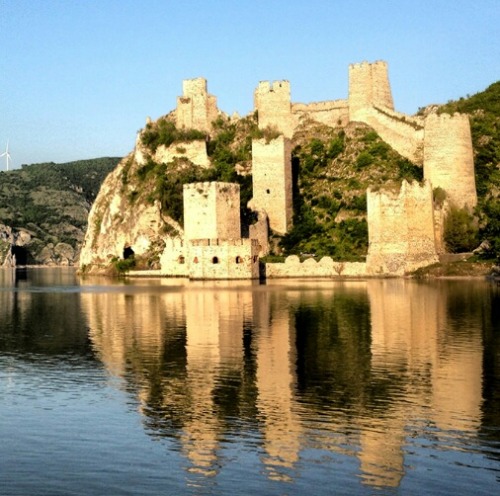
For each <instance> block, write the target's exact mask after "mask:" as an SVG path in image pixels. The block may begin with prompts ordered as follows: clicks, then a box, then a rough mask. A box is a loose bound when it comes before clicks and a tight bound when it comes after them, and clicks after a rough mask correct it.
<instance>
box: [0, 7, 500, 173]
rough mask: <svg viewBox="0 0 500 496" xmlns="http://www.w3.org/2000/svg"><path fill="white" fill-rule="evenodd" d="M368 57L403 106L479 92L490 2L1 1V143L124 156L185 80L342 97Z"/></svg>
mask: <svg viewBox="0 0 500 496" xmlns="http://www.w3.org/2000/svg"><path fill="white" fill-rule="evenodd" d="M364 60H366V61H370V62H373V61H375V60H385V61H387V62H388V64H389V77H390V81H391V86H392V90H393V96H394V103H395V107H396V110H398V111H401V112H405V113H410V114H413V113H414V112H416V111H417V109H418V107H422V106H425V105H428V104H430V103H443V102H446V101H448V100H451V99H456V98H459V97H461V96H466V95H467V94H474V93H476V92H478V91H482V90H484V89H485V88H486V87H487V86H489V85H490V84H491V83H493V82H495V81H498V80H499V79H500V0H474V1H472V0H233V1H230V0H175V1H172V0H0V74H1V76H0V153H1V152H3V151H4V150H5V146H6V143H7V140H8V139H10V144H9V149H10V153H11V156H12V165H13V166H14V168H18V167H20V166H21V164H31V163H38V162H50V161H52V162H68V161H72V160H78V159H85V158H95V157H102V156H124V155H126V154H127V153H128V152H130V151H131V150H132V149H133V146H134V141H135V136H136V133H137V131H138V130H139V129H140V128H142V127H143V126H144V123H145V119H146V117H147V116H150V117H152V118H153V119H155V118H157V117H159V116H161V115H164V114H166V113H168V112H169V111H170V110H172V109H174V108H175V105H176V97H177V96H179V95H181V93H182V80H183V79H189V78H194V77H200V76H202V77H205V78H207V79H208V89H209V92H210V93H212V94H214V95H215V96H217V99H218V106H219V108H220V109H221V110H223V111H225V112H227V113H229V114H231V113H233V112H234V111H238V112H239V113H240V114H241V115H246V114H247V113H248V112H250V111H251V110H252V106H253V91H254V89H255V87H256V86H257V83H258V82H259V81H261V80H279V79H287V80H289V81H290V83H291V88H292V101H293V102H304V103H307V102H312V101H322V100H333V99H338V98H347V90H348V66H349V64H350V63H354V62H362V61H364ZM0 160H2V161H0V170H4V169H5V162H4V161H3V159H0Z"/></svg>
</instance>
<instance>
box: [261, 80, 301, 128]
mask: <svg viewBox="0 0 500 496" xmlns="http://www.w3.org/2000/svg"><path fill="white" fill-rule="evenodd" d="M254 107H255V110H257V112H258V115H259V128H260V129H264V128H265V127H267V126H274V127H276V128H277V129H278V130H279V131H280V132H282V133H283V134H284V135H285V136H286V137H287V138H291V137H292V135H293V122H292V104H291V99H290V83H289V82H288V81H274V82H273V83H270V82H269V81H261V82H260V83H259V85H258V86H257V89H256V90H255V93H254Z"/></svg>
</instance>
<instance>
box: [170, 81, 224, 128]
mask: <svg viewBox="0 0 500 496" xmlns="http://www.w3.org/2000/svg"><path fill="white" fill-rule="evenodd" d="M182 91H183V96H181V97H178V98H177V110H176V119H177V126H178V127H183V128H186V129H198V130H200V131H206V132H209V131H210V130H211V127H212V122H213V121H214V120H215V119H217V115H218V109H217V99H216V97H215V96H213V95H209V94H208V92H207V80H206V79H204V78H196V79H186V80H184V81H183V82H182Z"/></svg>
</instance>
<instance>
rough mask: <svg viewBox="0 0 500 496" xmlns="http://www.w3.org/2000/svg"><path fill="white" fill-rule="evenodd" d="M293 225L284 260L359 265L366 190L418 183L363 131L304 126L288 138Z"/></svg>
mask: <svg viewBox="0 0 500 496" xmlns="http://www.w3.org/2000/svg"><path fill="white" fill-rule="evenodd" d="M293 145H294V149H293V170H294V185H295V191H294V214H295V215H294V224H293V228H292V229H291V231H290V232H289V233H288V234H287V235H286V236H284V237H283V239H282V240H281V246H282V247H283V249H284V251H285V254H289V253H294V254H301V253H304V254H305V253H307V254H309V253H312V254H315V255H317V256H324V255H330V256H332V257H335V258H336V259H339V260H359V259H362V258H363V257H364V256H366V253H367V250H368V226H367V222H366V189H367V188H368V187H372V188H377V187H380V186H382V185H387V184H390V185H392V186H393V187H396V188H397V187H399V186H400V184H401V182H402V180H403V179H406V180H408V181H413V180H417V181H420V180H421V179H422V169H421V168H420V167H418V166H416V165H414V164H412V163H411V162H409V161H408V160H406V159H405V158H403V157H401V156H400V155H399V154H398V153H397V152H395V151H394V150H393V149H392V148H391V147H390V146H389V145H387V144H386V143H384V142H383V141H382V140H381V139H380V137H379V136H378V135H377V133H376V132H375V131H374V130H373V129H372V128H370V127H369V126H367V125H364V124H360V123H351V124H349V125H348V126H347V127H345V128H331V127H328V126H325V125H322V124H318V123H315V122H312V121H306V122H305V123H303V124H302V126H301V127H300V128H299V129H298V130H297V132H296V133H295V135H294V138H293Z"/></svg>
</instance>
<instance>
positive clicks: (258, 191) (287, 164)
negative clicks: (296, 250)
mask: <svg viewBox="0 0 500 496" xmlns="http://www.w3.org/2000/svg"><path fill="white" fill-rule="evenodd" d="M291 156H292V154H291V144H290V140H289V139H287V138H285V137H284V136H279V137H278V138H276V139H274V140H272V141H270V142H267V141H266V139H265V138H263V139H260V140H253V141H252V180H253V204H254V207H255V208H257V209H263V210H265V212H266V213H267V215H268V218H269V227H270V228H271V229H272V230H273V231H276V232H277V233H279V234H285V233H286V232H287V231H288V229H289V228H290V227H291V225H292V216H293V204H292V159H291Z"/></svg>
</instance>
